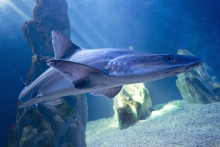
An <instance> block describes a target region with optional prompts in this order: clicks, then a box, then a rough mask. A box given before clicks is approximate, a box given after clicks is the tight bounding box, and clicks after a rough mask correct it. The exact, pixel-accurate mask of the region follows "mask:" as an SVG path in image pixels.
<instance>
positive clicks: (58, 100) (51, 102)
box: [43, 98, 63, 105]
mask: <svg viewBox="0 0 220 147" xmlns="http://www.w3.org/2000/svg"><path fill="white" fill-rule="evenodd" d="M62 102H63V101H62V100H61V99H60V98H59V99H56V100H52V101H46V102H44V103H43V104H45V105H59V104H62Z"/></svg>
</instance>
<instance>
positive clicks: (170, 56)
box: [165, 55, 173, 60]
mask: <svg viewBox="0 0 220 147" xmlns="http://www.w3.org/2000/svg"><path fill="white" fill-rule="evenodd" d="M165 58H166V59H167V60H173V55H168V56H166V57H165Z"/></svg>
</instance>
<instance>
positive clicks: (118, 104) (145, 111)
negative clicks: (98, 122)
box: [113, 83, 152, 129]
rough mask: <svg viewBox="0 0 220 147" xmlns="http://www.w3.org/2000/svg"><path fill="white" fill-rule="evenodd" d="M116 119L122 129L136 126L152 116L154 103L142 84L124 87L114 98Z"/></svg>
mask: <svg viewBox="0 0 220 147" xmlns="http://www.w3.org/2000/svg"><path fill="white" fill-rule="evenodd" d="M113 108H114V111H115V118H116V119H117V121H118V125H119V127H120V129H124V128H127V127H129V126H130V125H132V124H134V123H135V122H137V121H138V120H140V119H144V118H145V117H146V116H148V115H150V113H151V110H152V103H151V98H150V94H149V91H148V89H146V88H145V86H144V85H143V84H142V83H140V84H131V85H124V86H123V88H122V90H121V91H120V93H119V94H118V95H117V96H116V97H115V98H114V106H113Z"/></svg>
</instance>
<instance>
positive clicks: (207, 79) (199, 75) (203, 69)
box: [176, 49, 220, 104]
mask: <svg viewBox="0 0 220 147" xmlns="http://www.w3.org/2000/svg"><path fill="white" fill-rule="evenodd" d="M178 54H180V55H191V56H193V54H192V53H190V52H189V51H188V50H185V49H184V50H181V49H180V50H178ZM177 78H178V79H177V81H176V85H177V87H178V89H179V91H180V93H181V95H182V97H183V99H184V100H186V101H188V102H190V103H204V104H206V103H211V102H216V101H219V100H220V83H219V80H218V78H217V77H216V74H215V72H214V71H213V70H212V69H211V68H210V67H209V66H208V65H207V64H206V63H204V64H203V65H201V66H200V67H197V68H195V69H193V70H191V71H189V72H187V73H181V74H178V75H177Z"/></svg>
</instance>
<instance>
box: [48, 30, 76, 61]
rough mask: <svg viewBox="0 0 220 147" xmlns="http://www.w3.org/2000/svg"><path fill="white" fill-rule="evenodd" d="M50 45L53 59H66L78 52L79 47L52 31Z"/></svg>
mask: <svg viewBox="0 0 220 147" xmlns="http://www.w3.org/2000/svg"><path fill="white" fill-rule="evenodd" d="M52 44H53V48H54V53H55V57H54V59H66V58H68V57H70V56H72V55H73V54H74V53H75V52H77V51H78V50H80V47H78V46H77V45H75V44H73V43H72V42H71V41H70V40H69V39H67V38H66V37H65V36H63V35H62V34H60V33H59V32H57V31H52Z"/></svg>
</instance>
